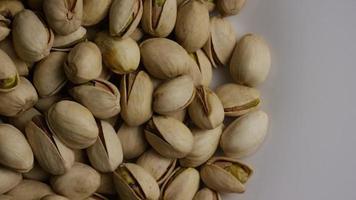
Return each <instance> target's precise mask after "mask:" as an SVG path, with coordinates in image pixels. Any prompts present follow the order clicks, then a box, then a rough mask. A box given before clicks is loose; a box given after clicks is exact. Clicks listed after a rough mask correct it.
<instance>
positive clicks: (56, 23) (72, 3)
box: [43, 0, 83, 35]
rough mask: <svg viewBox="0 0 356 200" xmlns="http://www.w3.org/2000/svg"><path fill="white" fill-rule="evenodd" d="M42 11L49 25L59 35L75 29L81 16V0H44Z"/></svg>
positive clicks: (78, 25) (80, 20) (79, 23)
mask: <svg viewBox="0 0 356 200" xmlns="http://www.w3.org/2000/svg"><path fill="white" fill-rule="evenodd" d="M43 11H44V14H45V15H46V18H47V22H48V24H49V25H50V27H51V28H52V29H53V30H54V31H55V32H56V33H58V34H60V35H68V34H70V33H73V32H74V31H76V30H77V29H78V28H79V27H80V25H81V23H82V17H83V0H45V1H43Z"/></svg>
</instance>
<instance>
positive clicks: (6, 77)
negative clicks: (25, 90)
mask: <svg viewBox="0 0 356 200" xmlns="http://www.w3.org/2000/svg"><path fill="white" fill-rule="evenodd" d="M0 62H1V69H0V92H9V91H13V90H14V89H15V88H16V87H17V86H18V85H19V84H20V83H19V82H20V77H19V73H18V72H17V69H16V66H15V63H14V62H13V61H12V59H11V58H10V57H9V55H7V53H5V52H4V51H3V50H0Z"/></svg>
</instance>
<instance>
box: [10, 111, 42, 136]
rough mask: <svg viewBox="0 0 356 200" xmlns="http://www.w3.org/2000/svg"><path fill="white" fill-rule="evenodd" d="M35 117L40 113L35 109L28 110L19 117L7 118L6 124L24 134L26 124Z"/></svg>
mask: <svg viewBox="0 0 356 200" xmlns="http://www.w3.org/2000/svg"><path fill="white" fill-rule="evenodd" d="M36 115H41V113H40V112H39V111H38V110H36V108H30V109H29V110H27V111H25V112H24V113H22V114H21V115H19V116H16V117H9V118H8V122H9V123H10V124H12V125H13V126H15V127H16V128H17V129H19V130H20V131H21V132H25V127H26V125H27V123H28V122H30V121H31V120H32V118H33V117H34V116H36Z"/></svg>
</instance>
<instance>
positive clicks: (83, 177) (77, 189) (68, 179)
mask: <svg viewBox="0 0 356 200" xmlns="http://www.w3.org/2000/svg"><path fill="white" fill-rule="evenodd" d="M50 182H51V186H52V188H53V190H54V191H55V192H56V193H58V194H60V195H63V196H66V197H68V198H69V199H85V198H87V197H89V196H91V195H92V194H94V192H95V191H96V190H97V189H98V188H99V186H100V175H99V173H98V172H96V171H95V170H94V169H93V168H91V167H90V166H88V165H85V164H82V163H74V165H73V167H72V168H71V169H70V170H68V171H67V173H65V174H63V175H60V176H52V178H51V180H50Z"/></svg>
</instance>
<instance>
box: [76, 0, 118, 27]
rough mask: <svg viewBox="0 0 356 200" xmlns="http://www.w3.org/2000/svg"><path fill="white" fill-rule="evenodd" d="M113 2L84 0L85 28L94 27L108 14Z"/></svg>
mask: <svg viewBox="0 0 356 200" xmlns="http://www.w3.org/2000/svg"><path fill="white" fill-rule="evenodd" d="M111 2H112V0H100V1H98V0H83V21H82V25H83V26H93V25H95V24H97V23H99V22H100V21H101V20H103V19H104V18H105V16H106V15H107V14H108V12H109V9H110V6H111Z"/></svg>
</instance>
